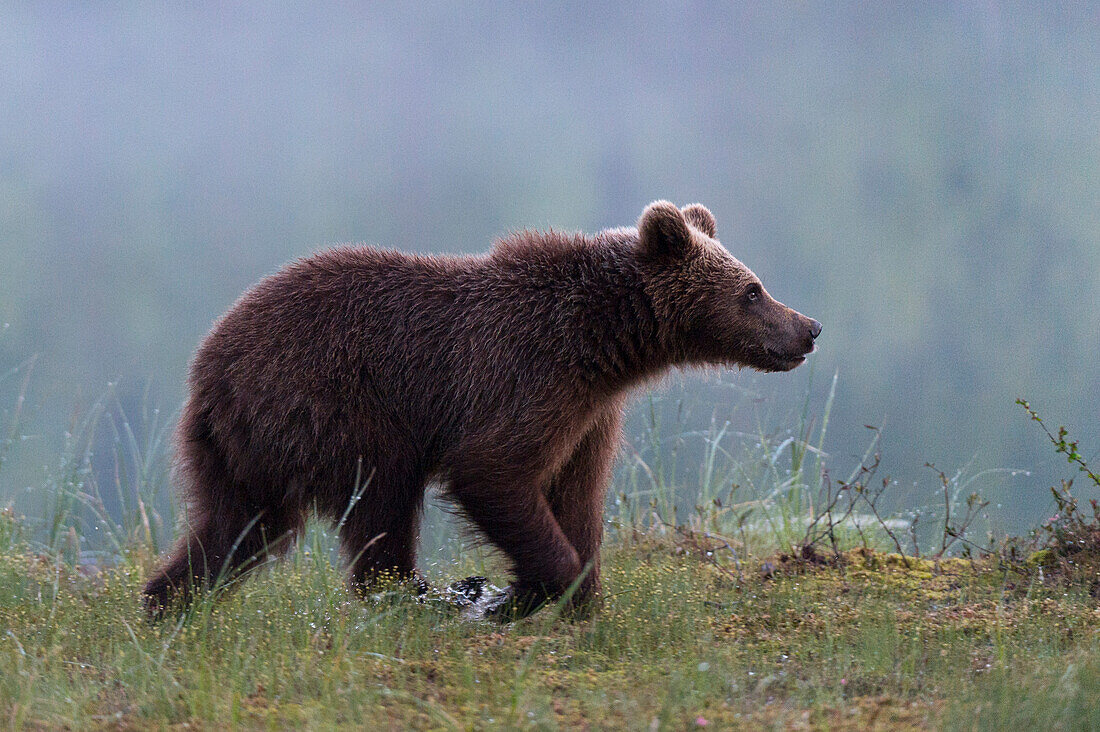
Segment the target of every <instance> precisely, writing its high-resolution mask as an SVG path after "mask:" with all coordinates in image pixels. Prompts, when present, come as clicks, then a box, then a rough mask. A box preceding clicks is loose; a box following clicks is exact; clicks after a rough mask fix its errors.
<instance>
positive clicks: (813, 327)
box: [810, 318, 821, 340]
mask: <svg viewBox="0 0 1100 732" xmlns="http://www.w3.org/2000/svg"><path fill="white" fill-rule="evenodd" d="M819 335H821V323H819V322H817V321H816V320H814V319H813V318H810V337H811V338H813V339H814V340H817V337H818V336H819Z"/></svg>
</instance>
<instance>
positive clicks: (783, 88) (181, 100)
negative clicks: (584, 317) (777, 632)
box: [0, 1, 1100, 529]
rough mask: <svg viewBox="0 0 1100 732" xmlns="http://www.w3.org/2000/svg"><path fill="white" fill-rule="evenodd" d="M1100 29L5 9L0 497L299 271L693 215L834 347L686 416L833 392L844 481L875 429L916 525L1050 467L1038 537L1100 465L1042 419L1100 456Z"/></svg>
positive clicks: (1050, 18)
mask: <svg viewBox="0 0 1100 732" xmlns="http://www.w3.org/2000/svg"><path fill="white" fill-rule="evenodd" d="M413 8H415V9H413ZM1098 39H1100V11H1098V10H1097V6H1096V5H1094V4H1091V3H1083V2H1082V3H1043V2H1030V3H1022V4H1016V3H995V2H986V3H971V2H953V3H916V4H894V3H879V2H867V3H804V2H797V3H644V4H639V3H634V2H617V1H616V2H601V3H595V4H593V3H553V4H541V5H538V4H536V5H530V4H523V5H516V6H512V5H503V4H482V3H478V4H467V3H462V4H454V3H444V2H428V3H417V4H415V5H413V6H398V5H393V4H385V5H383V4H366V3H364V4H358V3H347V4H337V5H328V4H316V3H310V4H282V3H279V4H266V3H265V4H251V5H226V4H221V3H196V4H186V5H170V6H163V5H156V4H144V3H133V4H131V3H125V4H121V5H109V6H108V5H100V4H86V3H76V4H60V3H58V4H54V3H34V4H4V6H3V8H2V9H0V323H3V324H7V327H6V329H5V330H4V332H3V334H2V335H0V372H3V371H5V370H6V369H8V368H9V367H13V366H15V365H17V364H18V363H20V362H22V361H23V360H24V359H26V358H27V357H29V356H31V355H32V354H38V359H37V362H36V364H35V370H34V373H33V376H32V378H31V380H30V382H29V383H30V386H29V391H28V393H27V401H26V404H25V407H24V414H23V422H22V427H21V429H20V431H21V432H22V433H23V434H24V435H25V436H26V438H25V439H23V440H21V444H19V445H18V446H17V448H18V449H15V450H13V451H12V453H11V455H10V458H11V461H12V462H10V463H9V465H7V466H5V472H4V479H3V484H2V485H0V503H5V502H6V501H7V500H8V498H9V496H10V494H12V493H14V492H15V491H17V490H22V488H23V486H36V485H39V484H40V483H41V479H40V478H39V477H38V476H40V475H41V473H42V471H43V469H44V468H45V466H48V465H49V464H50V463H51V461H53V460H54V459H55V457H54V456H56V454H57V453H58V449H59V445H60V443H61V441H62V437H61V436H62V434H63V433H64V431H65V429H67V428H68V427H69V426H70V425H71V424H72V423H73V420H74V419H75V418H76V415H79V414H80V413H81V412H82V411H83V410H86V409H88V407H89V405H90V404H92V403H93V402H94V401H95V400H96V399H97V398H98V397H99V396H100V395H101V394H102V393H103V392H104V390H105V389H106V387H107V384H108V382H117V383H118V385H119V386H118V395H119V400H120V402H121V405H122V407H123V409H125V410H126V411H127V412H129V413H130V414H131V417H133V416H134V415H138V414H140V412H141V411H142V409H143V408H147V407H149V406H150V405H155V406H158V407H159V408H160V409H161V410H162V412H164V413H172V412H174V411H175V410H176V409H178V407H179V405H180V403H181V401H182V399H183V394H184V391H183V385H184V378H185V374H186V367H187V361H188V358H189V357H190V354H191V353H192V351H193V349H194V348H195V346H196V344H197V343H198V341H199V339H200V338H201V337H202V335H203V334H204V333H205V332H206V330H207V329H208V328H209V326H210V324H211V322H212V321H213V320H214V319H215V318H216V317H217V316H218V315H219V314H220V313H222V312H223V311H224V310H225V309H226V308H227V307H228V306H229V305H230V304H231V303H232V302H233V300H234V299H235V298H236V297H237V296H238V294H240V292H241V291H242V290H244V289H245V288H246V287H247V286H248V285H250V284H251V283H253V282H255V281H256V280H257V279H258V278H259V277H261V276H262V275H264V274H267V273H270V272H272V271H274V270H275V269H277V268H278V267H279V266H280V265H281V264H283V263H284V262H286V261H288V260H289V259H292V258H294V257H297V256H301V255H304V254H307V253H309V252H310V251H312V250H315V249H317V248H321V247H324V246H327V245H330V244H333V243H338V242H351V241H355V242H367V243H374V244H380V245H384V246H390V247H398V248H401V249H405V250H415V251H422V252H475V251H483V250H485V249H487V248H488V247H489V246H490V245H491V243H492V240H493V238H494V237H496V236H498V235H500V234H502V233H505V232H508V231H509V230H511V229H516V228H521V227H533V228H538V227H549V226H554V227H555V228H564V229H582V230H586V231H595V230H599V229H601V228H607V227H612V226H620V225H629V224H632V223H633V222H634V221H635V220H636V218H637V216H638V215H639V213H640V212H641V211H642V209H643V207H644V206H645V205H646V204H647V203H648V202H649V201H651V200H653V199H656V198H668V199H671V200H673V201H676V202H678V203H679V204H681V205H683V204H686V203H689V202H692V201H701V202H703V203H705V204H706V205H707V206H709V207H710V208H711V209H712V210H713V211H714V213H715V215H716V217H717V220H718V226H719V236H720V238H721V239H722V241H723V242H724V243H725V244H726V246H727V247H728V248H729V249H730V250H731V251H732V252H733V253H734V254H735V255H736V256H737V257H739V258H740V259H742V260H743V261H744V262H746V263H747V264H748V265H749V266H751V267H752V268H753V269H754V270H755V271H756V272H757V273H758V274H760V275H761V276H762V277H763V279H764V282H765V285H766V286H767V287H768V288H769V290H770V291H771V292H772V293H773V294H774V295H775V296H776V297H778V298H779V299H780V300H782V301H784V302H786V303H787V304H789V305H791V306H792V307H795V308H797V309H799V310H801V311H802V312H804V313H807V314H808V315H811V316H813V317H815V318H817V319H818V320H820V321H822V323H824V333H823V335H822V337H821V339H820V341H819V351H818V353H817V354H816V355H815V356H814V357H813V358H812V359H811V361H812V362H813V379H812V384H811V382H810V377H811V373H810V367H809V366H806V367H803V368H801V369H798V370H797V371H795V372H793V373H791V374H786V375H770V376H756V375H752V374H750V373H749V372H743V373H741V374H733V375H724V376H722V377H721V378H720V379H716V378H715V377H714V376H713V375H710V376H707V375H687V376H685V377H683V378H679V377H676V378H674V379H672V380H671V381H670V382H669V384H667V385H666V387H665V397H664V398H663V399H664V400H665V403H668V404H676V403H677V401H678V400H681V399H682V400H683V402H684V404H688V405H694V406H693V407H692V408H691V409H689V410H687V412H686V414H688V416H687V417H686V418H685V419H686V420H687V422H688V423H689V424H688V427H691V421H692V420H695V421H696V422H698V423H703V422H707V421H709V420H710V419H711V416H712V415H717V417H718V418H719V419H727V418H728V419H732V420H733V421H734V423H735V426H736V427H737V428H738V429H747V430H750V431H751V430H754V429H756V428H757V425H758V424H759V423H762V422H763V423H766V428H767V429H785V428H788V427H790V425H791V424H792V422H793V420H794V418H795V417H796V415H797V411H798V409H799V405H800V404H801V403H802V401H803V399H804V398H805V397H806V394H807V390H810V400H811V405H814V408H819V405H820V404H821V402H822V401H823V400H824V397H823V395H824V393H825V392H826V391H827V388H828V385H829V382H830V381H831V379H832V377H833V374H834V373H838V374H839V379H838V387H837V396H836V402H835V407H834V408H833V411H832V414H831V419H830V426H829V433H828V440H827V443H826V449H827V450H828V451H829V452H830V453H831V454H832V455H833V456H835V458H836V460H837V462H838V463H839V464H841V465H847V464H854V462H855V461H856V460H857V459H858V456H859V455H861V454H862V453H863V450H864V448H865V447H866V445H867V441H868V434H867V430H866V429H865V428H864V425H865V424H873V425H881V426H883V427H884V432H883V442H882V450H883V466H884V471H887V472H889V473H890V474H891V475H892V476H894V477H895V478H897V479H898V480H899V481H900V482H901V484H902V485H903V486H905V487H906V488H905V490H906V491H908V492H909V494H910V495H911V497H912V500H913V501H917V502H919V501H927V500H928V496H929V495H931V493H932V491H933V489H934V488H935V485H936V479H935V476H934V475H933V474H931V472H930V471H929V470H928V469H927V468H925V467H923V466H924V463H925V462H926V461H934V462H935V463H936V464H937V466H938V467H940V468H942V469H945V470H947V471H949V472H952V471H954V470H955V469H957V468H960V467H962V466H966V465H969V466H970V467H969V468H968V470H970V471H972V472H977V471H980V470H982V469H985V468H990V467H1005V468H1021V469H1026V470H1030V471H1031V475H1030V476H1028V477H1024V476H1018V477H1015V478H1012V479H1009V480H1001V479H1000V478H998V479H996V480H993V479H991V480H990V484H989V485H978V486H975V487H979V488H982V489H983V491H984V492H986V493H987V495H988V496H989V497H991V498H993V499H994V501H995V503H994V506H995V509H996V510H995V511H994V513H995V515H996V516H997V517H998V520H999V521H1000V522H1001V526H1002V527H1006V528H1009V529H1020V528H1022V527H1025V526H1027V525H1031V524H1033V523H1035V522H1036V521H1037V520H1038V519H1039V518H1041V515H1040V513H1039V512H1040V511H1042V510H1043V509H1044V507H1045V506H1046V505H1047V504H1048V498H1049V492H1048V491H1046V486H1047V485H1049V484H1050V483H1052V482H1057V480H1058V478H1060V477H1070V476H1071V475H1072V472H1071V471H1070V470H1069V469H1068V468H1067V467H1066V466H1065V464H1064V463H1062V462H1061V461H1059V460H1055V459H1054V458H1053V457H1051V456H1050V455H1049V454H1048V453H1049V450H1048V449H1047V446H1046V445H1045V444H1044V442H1043V440H1042V439H1040V435H1039V434H1038V433H1037V431H1036V429H1035V426H1034V425H1032V424H1030V423H1029V422H1028V420H1027V419H1026V415H1024V414H1023V412H1022V411H1021V410H1020V408H1019V407H1017V406H1015V405H1014V404H1013V400H1014V399H1015V398H1016V397H1018V396H1024V397H1027V398H1028V399H1030V400H1031V402H1032V403H1033V404H1034V405H1035V406H1036V408H1037V409H1039V411H1040V412H1041V413H1043V414H1044V415H1045V416H1047V417H1048V418H1049V419H1050V420H1051V421H1054V422H1058V423H1065V424H1066V425H1067V426H1069V427H1070V428H1071V430H1072V431H1073V432H1075V433H1076V434H1077V435H1078V436H1080V437H1081V438H1082V447H1083V448H1087V454H1086V457H1094V456H1096V449H1097V448H1098V447H1100V413H1098V408H1097V407H1098V405H1100V360H1098V358H1097V354H1100V40H1098ZM718 382H721V383H718ZM729 384H734V385H736V387H735V388H732V389H731V388H728V385H729ZM20 385H21V378H9V379H6V380H5V381H3V382H0V408H5V409H7V410H8V413H9V414H10V412H11V408H12V406H13V405H14V404H15V399H16V396H17V394H18V392H19V389H20ZM640 411H642V410H638V412H639V413H636V414H635V415H634V418H633V421H632V423H631V424H632V429H639V425H640V423H641V421H642V417H641V415H640ZM103 469H105V470H106V469H109V466H103Z"/></svg>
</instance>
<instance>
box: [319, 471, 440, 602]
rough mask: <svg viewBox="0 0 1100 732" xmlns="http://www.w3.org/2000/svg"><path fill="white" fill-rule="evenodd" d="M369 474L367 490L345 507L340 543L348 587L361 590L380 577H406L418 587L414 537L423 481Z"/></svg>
mask: <svg viewBox="0 0 1100 732" xmlns="http://www.w3.org/2000/svg"><path fill="white" fill-rule="evenodd" d="M384 480H385V479H384V478H382V477H381V475H379V474H377V473H376V474H375V475H374V477H373V479H372V481H371V484H370V486H369V490H368V491H367V492H366V494H365V495H364V496H363V497H362V498H361V499H360V500H359V501H358V502H357V503H356V504H355V506H353V507H352V508H351V510H350V511H348V512H347V515H346V516H345V517H344V520H343V523H342V525H341V526H340V543H341V548H342V550H343V553H344V556H345V557H346V559H347V562H348V566H349V569H350V575H351V576H350V579H351V584H352V587H353V589H355V590H357V591H359V592H362V591H364V590H365V589H366V588H368V587H370V586H371V585H372V584H374V583H376V582H378V581H379V580H381V579H384V578H387V577H389V578H392V579H395V580H398V581H406V580H412V581H413V582H414V583H415V584H416V588H417V591H418V592H424V591H426V590H427V584H426V583H425V582H424V581H423V579H421V577H420V575H419V574H418V573H417V571H416V539H417V531H418V529H419V526H420V514H421V510H422V508H423V502H424V487H423V482H422V481H421V482H418V481H416V480H407V481H400V482H399V483H392V484H389V485H386V484H385V483H384Z"/></svg>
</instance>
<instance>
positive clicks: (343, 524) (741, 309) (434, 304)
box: [144, 201, 821, 620]
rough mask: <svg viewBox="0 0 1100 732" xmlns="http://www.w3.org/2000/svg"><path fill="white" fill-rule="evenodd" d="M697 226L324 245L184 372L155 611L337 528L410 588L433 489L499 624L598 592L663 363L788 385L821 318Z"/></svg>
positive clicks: (247, 308)
mask: <svg viewBox="0 0 1100 732" xmlns="http://www.w3.org/2000/svg"><path fill="white" fill-rule="evenodd" d="M715 236H716V233H715V223H714V217H713V216H712V215H711V213H710V212H709V211H708V210H707V209H706V208H704V207H703V206H701V205H698V204H694V205H691V206H688V207H686V208H684V209H682V210H681V209H679V208H677V207H676V206H674V205H673V204H671V203H668V202H667V201H657V202H655V203H653V204H651V205H650V206H648V207H647V208H646V209H645V212H644V213H643V214H642V216H641V218H640V220H639V221H638V226H637V228H619V229H612V230H608V231H603V232H600V233H598V234H595V235H591V236H586V235H583V234H567V233H561V232H554V231H551V232H549V233H534V232H521V233H518V234H514V235H512V236H509V237H507V238H505V239H503V240H502V241H500V242H498V243H497V245H496V246H495V247H494V248H493V250H492V251H491V252H490V253H489V254H487V255H480V256H462V257H436V256H422V255H411V254H403V253H399V252H395V251H384V250H378V249H374V248H371V247H366V246H360V247H347V248H337V249H333V250H329V251H324V252H321V253H318V254H315V255H313V256H310V257H307V258H305V259H301V260H299V261H296V262H294V263H292V264H290V265H288V266H287V267H285V268H283V269H282V270H281V271H279V272H277V273H276V274H274V275H271V276H270V277H267V278H265V279H263V280H261V281H260V282H259V284H257V285H256V286H255V287H253V288H252V289H251V290H249V291H248V292H247V293H246V294H245V295H243V296H242V297H241V298H240V300H238V301H237V303H236V304H235V305H233V307H232V308H230V310H229V311H228V312H227V313H226V314H225V315H224V316H223V317H222V318H221V319H220V320H218V321H217V323H215V325H214V327H213V329H212V330H211V332H210V333H209V335H208V336H207V337H206V339H205V340H204V341H203V343H202V345H201V346H200V347H199V350H198V353H197V354H196V355H195V358H194V361H193V362H192V364H191V372H190V380H189V387H190V396H189V398H188V401H187V403H186V406H185V407H184V410H183V414H182V417H181V419H180V423H179V426H178V430H177V433H176V437H175V440H176V442H175V449H176V461H177V464H176V475H177V479H178V481H179V482H180V486H181V489H182V492H183V497H184V499H185V501H186V503H187V505H188V507H189V511H188V512H187V514H186V515H187V518H188V523H187V524H186V535H185V536H184V537H183V538H182V540H181V541H180V543H179V545H178V546H177V547H176V548H175V549H174V550H173V551H172V553H171V555H170V556H169V557H168V558H167V560H166V562H165V563H164V565H163V566H162V568H161V569H160V570H159V571H158V572H157V573H156V574H155V575H154V576H153V577H152V578H151V579H150V580H149V582H148V584H147V585H146V586H145V590H144V592H145V595H146V605H147V608H148V609H149V610H150V612H152V613H154V614H159V613H161V612H163V611H164V609H165V608H167V607H168V606H169V605H170V604H172V603H173V602H175V601H177V600H178V601H179V604H184V603H186V601H187V600H189V599H190V598H191V597H192V595H193V590H194V589H195V588H196V587H197V586H204V585H209V584H211V583H212V582H213V581H215V580H217V579H218V578H222V577H225V578H229V577H233V576H236V575H238V574H239V573H240V572H241V571H243V570H244V569H247V568H249V567H252V566H255V565H256V564H257V563H258V562H260V561H261V560H262V559H264V558H265V557H266V556H268V555H270V554H272V553H277V552H280V551H282V550H284V549H285V548H286V547H287V546H288V544H289V543H290V542H291V541H293V539H294V538H295V536H296V535H297V533H298V532H299V531H300V529H301V527H302V524H303V521H304V518H305V517H306V515H307V514H308V513H309V512H310V511H311V510H315V511H316V512H317V514H319V515H320V516H323V517H325V518H327V519H330V520H332V521H334V522H339V533H340V537H341V542H342V549H343V552H344V553H345V554H346V556H347V559H348V562H349V564H350V571H351V578H352V582H353V584H354V585H356V586H358V587H360V588H361V587H364V586H366V585H368V584H369V583H371V581H372V580H375V579H377V578H378V577H379V576H380V575H382V574H383V573H395V574H396V575H397V576H401V577H406V578H412V579H417V581H419V580H418V578H417V575H416V569H415V545H416V537H417V528H418V522H419V518H420V514H421V508H422V504H423V500H424V493H425V486H426V484H427V483H429V482H430V481H433V480H435V481H439V482H440V483H441V484H442V485H443V486H445V491H446V494H447V495H448V497H449V498H450V499H452V500H453V501H454V502H455V503H456V504H457V505H458V506H459V507H460V508H461V510H462V512H463V513H464V515H465V516H466V517H467V518H468V519H469V520H470V521H471V522H472V523H473V524H474V525H475V526H476V528H477V529H478V530H480V532H482V533H483V534H484V536H485V538H487V539H488V540H489V541H490V542H491V543H492V544H493V545H495V546H496V547H497V548H499V549H500V550H501V551H502V552H503V553H504V554H505V555H506V556H507V558H508V559H509V560H510V563H511V567H512V569H513V571H514V573H515V577H516V578H515V582H514V583H513V584H512V585H511V586H510V587H508V588H507V589H506V590H504V591H502V592H500V593H499V594H498V596H496V597H494V598H492V599H491V600H490V601H489V602H487V603H486V604H485V608H484V612H485V614H486V615H487V616H492V617H495V618H498V619H501V620H506V619H510V618H515V617H519V616H522V615H525V614H527V613H530V612H532V611H533V610H534V609H536V608H537V607H539V605H540V604H542V603H544V602H546V601H548V600H550V599H553V598H558V597H561V596H562V594H563V593H564V592H565V591H566V590H567V588H569V587H570V586H571V584H573V583H574V582H575V580H577V579H578V578H582V579H581V581H580V582H579V584H578V585H577V587H576V588H575V590H574V594H573V595H572V597H571V603H572V606H573V607H574V608H575V609H581V608H584V607H588V606H589V603H590V601H592V600H593V599H594V598H595V597H596V596H597V593H598V591H599V587H600V567H599V550H600V543H601V540H602V518H603V507H604V493H605V490H606V487H607V485H608V481H609V478H610V473H611V466H612V461H613V459H614V457H615V454H616V450H617V448H618V445H619V442H620V425H621V421H622V414H623V404H624V400H625V397H626V395H627V393H628V392H629V391H630V390H631V389H632V388H634V387H637V386H639V385H641V384H644V383H645V382H646V381H647V380H648V379H652V378H653V377H655V376H658V375H660V374H662V373H664V372H666V371H667V370H668V369H669V368H670V367H674V366H692V365H731V366H734V365H735V366H749V367H752V368H755V369H758V370H761V371H787V370H789V369H792V368H794V367H796V366H798V365H799V364H800V363H802V362H803V361H804V360H805V357H806V355H807V354H809V353H810V352H811V351H813V350H814V339H815V338H816V337H817V335H818V333H820V331H821V324H820V323H818V322H817V321H816V320H812V319H810V318H807V317H806V316H804V315H801V314H800V313H798V312H796V311H794V310H792V309H791V308H788V307H786V306H785V305H783V304H781V303H779V302H777V301H776V300H774V299H773V298H772V297H771V296H770V295H769V294H768V293H767V291H766V290H765V289H764V288H763V286H762V285H761V284H760V280H759V279H758V278H757V277H756V275H754V274H753V273H752V271H751V270H749V268H748V267H746V266H745V265H743V264H742V263H741V262H739V261H738V260H737V259H735V258H734V257H733V256H731V255H730V254H729V252H727V251H726V249H725V248H724V247H723V246H722V245H721V244H720V243H719V242H718V241H717V240H716V239H715Z"/></svg>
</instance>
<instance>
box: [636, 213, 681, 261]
mask: <svg viewBox="0 0 1100 732" xmlns="http://www.w3.org/2000/svg"><path fill="white" fill-rule="evenodd" d="M638 246H639V247H640V248H641V250H642V251H643V252H644V253H646V254H649V255H654V256H658V255H673V256H676V255H680V254H683V253H685V252H686V251H687V250H688V248H689V247H690V246H691V229H690V228H688V222H687V220H686V219H684V214H683V213H682V212H681V211H680V209H678V208H676V206H675V204H672V203H669V202H668V201H654V202H653V203H651V204H649V205H648V206H646V208H645V211H643V212H642V218H640V219H638Z"/></svg>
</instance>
